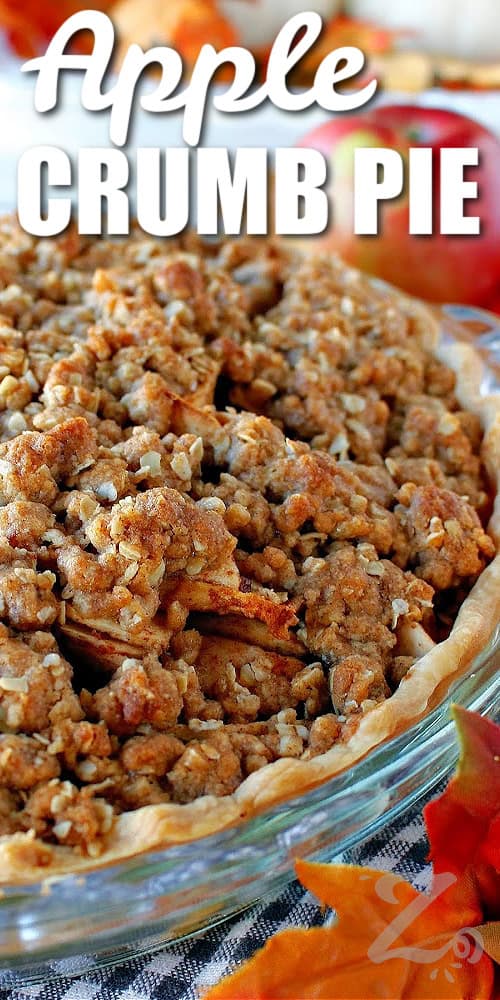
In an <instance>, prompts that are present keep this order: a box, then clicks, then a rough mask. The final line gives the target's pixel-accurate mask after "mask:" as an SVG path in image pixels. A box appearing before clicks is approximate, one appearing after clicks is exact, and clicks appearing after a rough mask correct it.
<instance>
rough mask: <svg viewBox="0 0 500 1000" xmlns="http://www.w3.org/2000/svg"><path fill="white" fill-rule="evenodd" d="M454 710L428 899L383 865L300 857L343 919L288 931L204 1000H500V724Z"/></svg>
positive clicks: (314, 886) (432, 820) (433, 817)
mask: <svg viewBox="0 0 500 1000" xmlns="http://www.w3.org/2000/svg"><path fill="white" fill-rule="evenodd" d="M454 717H455V721H456V723H457V727H458V731H459V736H460V742H461V756H460V763H459V767H458V771H457V774H456V776H455V777H454V778H453V779H452V780H451V782H450V784H449V786H448V788H447V789H446V791H445V792H444V794H443V795H441V796H440V797H439V798H438V799H436V801H435V802H432V803H430V805H428V806H427V807H426V810H425V816H426V822H427V828H428V831H429V837H430V841H431V856H432V860H433V865H434V882H433V887H432V891H431V893H430V895H426V894H423V893H419V892H417V890H416V889H414V888H413V886H411V885H410V884H409V883H408V882H406V881H404V879H402V878H400V877H399V876H395V875H393V874H390V873H387V872H378V871H373V870H372V869H369V868H357V867H354V866H349V865H317V864H309V863H307V862H303V861H299V862H297V866H296V869H297V875H298V877H299V879H300V881H301V882H302V884H303V885H304V886H305V887H306V888H307V889H309V890H310V891H311V892H313V893H314V894H315V895H316V896H317V897H318V899H320V900H321V901H322V902H323V903H326V904H327V905H328V906H331V907H332V908H333V909H334V910H335V912H336V916H337V923H336V925H335V926H329V927H322V928H312V929H309V930H307V929H304V930H295V929H294V930H287V931H282V932H281V933H279V934H277V935H276V936H275V937H273V938H271V940H270V941H268V942H267V944H266V945H265V947H264V948H263V949H262V950H261V951H259V952H257V954H256V955H255V956H254V957H253V958H252V959H251V960H250V961H249V962H247V963H246V964H245V965H243V966H242V967H241V968H240V969H239V970H238V971H236V972H235V973H234V974H233V975H232V976H229V977H228V978H227V979H224V980H223V981H222V982H221V983H220V984H219V985H218V986H216V987H214V988H213V989H212V990H210V991H209V992H208V994H207V996H206V1000H273V998H278V997H281V998H289V1000H306V998H307V1000H312V998H318V1000H351V998H352V1000H361V998H362V1000H372V998H376V997H377V998H378V997H385V998H387V1000H389V998H391V1000H398V998H403V997H405V998H414V1000H437V998H439V1000H451V998H461V1000H483V998H488V1000H494V998H495V997H496V1000H500V993H499V992H498V991H495V966H494V962H497V963H498V962H500V922H498V921H496V922H495V921H494V920H493V919H491V917H492V916H494V915H495V913H496V912H498V905H499V902H500V880H499V868H498V861H499V848H500V817H499V812H500V810H499V806H500V727H499V726H495V725H494V724H493V723H491V722H488V720H487V719H483V718H481V716H478V715H474V714H473V713H470V712H466V711H465V710H464V709H461V708H458V707H455V709H454ZM495 907H496V909H495ZM485 917H486V922H485V923H482V921H483V920H484V919H485ZM497 972H498V969H497ZM497 987H498V982H497Z"/></svg>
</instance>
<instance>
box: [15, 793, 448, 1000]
mask: <svg viewBox="0 0 500 1000" xmlns="http://www.w3.org/2000/svg"><path fill="white" fill-rule="evenodd" d="M438 791H439V789H438V790H437V791H435V792H434V793H433V794H434V795H436V794H437V793H438ZM422 806H423V803H422V802H420V803H419V804H417V805H416V806H414V807H413V808H412V809H411V810H409V811H408V812H407V813H405V814H404V815H403V816H402V817H401V818H400V819H399V820H397V821H396V822H394V823H393V824H392V825H390V826H387V827H385V828H384V829H383V830H381V831H380V832H379V833H378V834H377V835H376V836H374V837H372V838H371V839H370V840H368V841H366V842H365V843H364V844H363V845H362V846H360V847H358V848H356V849H355V850H352V851H349V852H348V853H347V854H344V855H342V856H341V857H337V858H335V859H333V858H332V860H335V861H349V862H351V863H354V864H360V865H369V866H371V867H373V868H380V869H384V870H386V871H393V872H398V873H399V874H401V875H403V876H404V877H405V878H407V879H408V880H409V881H410V882H412V883H413V885H414V886H415V887H416V888H417V889H420V890H425V889H427V888H428V886H429V882H430V875H431V871H430V866H429V864H428V863H427V861H426V854H427V850H428V844H427V840H426V836H425V830H424V826H423V822H422V815H421V814H422ZM328 918H329V914H325V913H324V912H322V911H321V908H320V906H319V905H318V904H317V902H316V901H315V900H314V898H313V897H312V896H311V895H310V893H308V892H306V891H305V890H304V889H303V888H302V887H301V886H300V885H299V884H298V883H297V882H294V883H293V884H292V885H290V886H289V888H288V889H286V890H285V892H281V893H279V894H278V895H275V896H271V897H267V898H266V899H265V900H263V901H262V902H261V903H259V904H258V905H256V906H254V907H252V908H251V909H249V910H247V911H245V912H244V913H243V915H240V916H239V917H237V918H235V919H234V920H232V921H228V922H227V923H225V924H222V925H221V926H219V927H216V928H214V929H213V930H210V931H207V933H206V934H204V935H202V936H201V937H196V938H192V939H191V940H188V941H184V942H181V943H179V944H172V945H169V946H168V947H166V948H164V949H163V950H162V951H158V952H155V954H153V955H146V956H143V957H142V958H137V959H134V960H132V961H129V962H126V963H124V964H123V965H120V966H117V967H115V968H112V969H105V970H102V971H99V970H97V969H95V968H94V969H93V968H92V965H93V963H92V959H90V958H89V959H88V972H87V973H86V974H85V975H83V976H80V977H78V978H77V979H71V978H59V977H58V978H54V979H52V980H51V981H47V982H45V983H39V984H38V985H36V986H23V985H22V984H21V982H19V983H18V984H16V985H15V986H12V987H11V988H10V989H0V998H1V1000H153V998H158V1000H199V998H200V995H202V994H203V991H204V989H206V988H207V987H208V986H209V985H212V984H213V983H217V982H218V981H219V980H220V979H221V978H222V976H224V975H225V974H226V973H227V972H229V971H230V970H231V969H233V968H234V967H235V966H236V965H237V964H238V963H240V962H241V961H243V960H244V959H245V958H248V957H249V956H250V955H252V954H253V952H254V951H256V949H257V948H260V947H261V946H262V945H263V944H264V943H265V942H266V940H267V939H268V938H269V937H270V936H271V935H272V934H274V933H275V932H276V931H278V930H282V929H283V928H285V927H312V926H319V925H321V924H322V923H324V921H325V919H328ZM58 964H59V965H60V963H58ZM79 964H80V967H81V962H80V963H79Z"/></svg>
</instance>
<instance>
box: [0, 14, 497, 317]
mask: <svg viewBox="0 0 500 1000" xmlns="http://www.w3.org/2000/svg"><path fill="white" fill-rule="evenodd" d="M88 6H92V7H94V8H97V9H101V10H105V11H106V12H107V13H109V14H110V16H111V17H112V19H113V22H114V24H115V27H116V30H117V35H118V44H117V47H116V62H115V67H114V68H115V70H118V69H119V66H120V61H121V59H122V58H123V54H124V52H125V51H126V49H127V48H128V46H129V45H130V44H131V43H133V42H135V43H139V44H140V45H142V46H143V48H144V49H147V48H149V47H151V46H152V45H161V44H165V45H171V46H173V47H174V48H176V49H177V50H178V51H179V52H180V53H181V55H182V56H183V59H184V63H185V67H186V74H187V75H189V71H190V67H192V65H193V64H194V62H195V60H196V57H197V55H198V52H199V50H200V47H201V46H202V45H203V44H204V43H206V42H210V43H211V44H213V45H214V46H215V47H216V48H218V49H220V48H223V47H225V46H228V45H235V44H242V45H244V46H246V47H248V48H250V49H251V50H252V51H253V52H254V54H255V57H256V61H257V66H258V72H259V76H260V77H261V78H263V77H264V76H265V73H266V65H267V60H268V56H269V51H270V47H271V45H272V43H273V41H274V39H275V37H276V35H277V33H278V31H279V29H280V27H281V26H282V25H283V24H284V22H285V21H286V20H287V19H288V18H289V17H290V16H292V15H293V14H297V13H299V12H300V11H302V10H304V9H307V10H316V11H317V12H318V13H319V14H321V16H322V17H323V21H324V30H323V33H322V36H321V37H320V39H319V40H318V42H317V43H316V45H315V46H314V48H313V49H312V50H311V51H310V52H309V53H308V54H307V55H306V57H305V58H304V59H303V60H302V61H301V63H300V65H299V67H297V68H296V69H295V70H294V72H293V78H292V80H291V81H290V83H291V84H293V85H295V86H297V87H302V86H309V85H310V84H311V82H312V80H313V78H314V75H315V72H316V70H317V67H318V65H319V64H320V62H321V60H322V59H323V58H324V57H325V55H327V53H329V52H330V51H331V50H333V49H335V48H337V47H339V46H343V45H357V46H359V47H360V48H361V49H362V50H363V51H364V52H365V54H366V56H367V66H366V69H365V71H364V74H363V75H364V76H366V77H372V76H373V75H376V76H377V78H378V80H379V84H380V86H379V91H378V93H377V97H376V99H375V101H374V102H372V103H371V106H370V109H369V114H370V116H371V117H370V118H367V115H366V114H365V111H364V110H363V111H362V112H360V114H359V115H358V116H355V115H353V116H350V118H349V120H348V121H347V123H346V116H345V115H343V116H340V117H337V118H336V117H335V116H333V115H331V114H329V113H327V112H325V111H323V110H322V109H320V108H317V107H312V108H311V109H309V110H308V111H306V112H301V113H300V114H290V113H286V112H281V111H279V110H278V109H276V108H274V107H273V106H271V105H267V104H264V105H263V106H261V107H260V108H259V109H258V110H257V111H256V112H253V113H252V114H249V115H243V116H239V115H230V116H228V115H226V116H224V115H223V114H219V113H217V112H216V111H215V110H214V109H213V107H210V108H209V114H208V121H207V127H206V129H205V131H204V136H203V142H204V144H205V145H209V146H227V147H228V148H230V149H234V148H237V147H240V146H267V147H268V148H269V149H273V148H275V147H276V146H286V145H291V144H299V145H312V146H316V148H319V149H320V150H321V151H322V152H323V153H324V154H325V157H326V158H327V161H328V163H329V166H330V176H331V178H333V180H332V183H331V187H332V192H331V193H332V203H334V204H335V209H336V214H335V218H334V219H333V221H332V223H331V226H330V229H329V231H328V232H327V233H326V234H325V238H324V240H323V243H322V244H321V242H320V241H316V248H317V247H318V246H321V245H323V246H324V247H325V248H327V249H332V248H333V249H335V250H337V251H339V252H340V253H342V255H343V256H344V257H345V258H346V259H347V260H348V261H350V262H351V263H352V264H355V265H357V266H359V267H362V268H364V269H365V270H367V271H369V272H370V273H373V274H376V275H378V276H380V277H383V278H385V279H386V280H389V281H392V282H393V283H395V284H398V285H400V286H401V287H403V288H405V289H406V290H407V291H409V292H411V293H413V294H416V295H419V296H421V297H423V298H428V299H432V300H434V301H455V302H462V303H469V304H474V305H480V306H482V307H485V308H487V309H489V310H495V311H499V312H500V0H94V3H93V4H89V3H80V2H78V0H58V2H50V0H45V2H42V0H26V2H20V0H0V99H1V101H2V133H1V136H0V211H5V210H12V209H13V208H14V207H15V204H16V169H17V162H18V159H19V156H20V155H21V153H22V152H23V151H24V150H25V149H26V148H28V147H29V146H33V145H37V144H47V143H49V144H52V145H55V146H59V147H61V148H63V149H64V150H66V151H67V152H68V153H70V154H73V155H76V154H77V152H78V148H79V147H80V146H86V145H87V146H107V145H109V132H108V121H107V114H106V113H104V114H100V115H93V114H91V113H89V112H85V111H84V110H83V109H82V107H81V102H80V82H79V80H78V78H77V75H76V74H71V75H70V78H68V79H67V80H65V85H64V88H63V95H64V99H63V100H62V101H61V102H60V105H59V106H58V109H57V110H56V111H55V112H54V113H51V115H50V117H49V118H47V117H45V116H43V115H37V114H36V112H35V111H34V108H33V84H34V79H33V77H32V76H31V75H29V76H27V75H24V74H22V73H21V72H20V66H21V61H22V60H24V59H26V58H29V57H31V56H34V55H36V54H39V53H42V52H44V51H45V49H46V46H47V44H48V42H49V41H50V39H51V38H52V36H53V35H54V33H55V31H56V30H57V28H58V27H59V25H60V24H61V23H62V22H63V21H64V20H65V19H66V18H67V17H68V16H69V15H71V14H73V13H75V12H76V11H77V10H80V9H83V8H85V7H88ZM76 44H77V46H78V47H79V48H81V49H83V50H88V51H90V50H91V47H92V39H91V38H90V37H84V36H80V37H79V38H78V40H77V43H76ZM223 79H224V77H222V78H220V79H219V83H221V82H222V81H223ZM141 86H144V87H148V86H149V87H150V86H151V78H149V80H148V79H146V80H144V81H142V82H141ZM387 105H389V108H390V106H397V109H398V110H397V113H396V114H394V113H392V114H391V112H390V110H389V111H388V109H387ZM415 109H417V111H416V110H415ZM441 110H444V111H445V112H447V113H448V114H450V113H452V114H454V115H455V118H454V119H446V120H445V119H444V118H443V117H442V116H441V117H440V115H439V112H440V111H441ZM382 113H384V114H386V117H385V118H382V117H381V116H382ZM457 114H459V115H462V116H465V119H464V118H463V117H462V118H457V117H456V116H457ZM377 116H378V117H377ZM181 128H182V113H178V114H170V115H156V116H154V115H151V114H148V113H146V112H144V111H143V110H142V109H141V108H140V107H139V106H136V110H135V113H134V127H133V131H132V134H131V137H130V141H129V144H128V151H129V153H130V155H131V162H132V161H133V154H134V149H135V148H136V147H138V146H159V147H163V148H165V147H168V146H175V145H179V144H181V143H182V136H181ZM382 128H385V132H384V131H381V129H382ZM485 129H487V130H488V131H487V132H485ZM388 130H389V131H388ZM360 132H363V144H364V145H366V144H367V142H368V144H370V143H371V144H372V145H374V146H377V145H383V144H386V145H390V146H391V147H392V148H397V149H398V150H400V151H402V153H403V155H404V156H407V153H408V149H409V146H410V145H412V144H413V145H415V144H420V145H426V144H427V145H432V146H433V148H434V149H435V152H436V153H437V155H436V158H435V160H436V167H435V172H434V178H433V181H434V187H435V191H437V192H438V191H439V183H440V178H439V167H438V160H439V151H440V147H443V146H444V145H451V146H453V145H456V146H474V147H479V148H480V150H481V161H482V168H481V171H480V173H479V176H478V177H477V180H478V183H479V189H480V193H481V194H480V203H479V202H478V203H477V204H476V203H471V208H470V211H471V213H472V214H474V212H475V214H480V217H481V218H482V220H483V231H482V234H481V237H475V238H464V237H440V236H439V234H437V235H435V236H429V237H424V238H422V237H417V238H415V237H409V236H408V219H407V215H408V212H407V208H408V206H407V205H406V206H405V204H404V201H403V203H402V204H399V203H398V204H397V205H396V206H395V208H394V211H393V212H391V209H390V208H389V206H388V207H387V209H386V226H385V230H384V231H383V232H382V233H381V235H380V236H379V237H377V238H376V239H373V238H365V239H364V241H363V239H362V238H361V239H358V240H357V241H353V240H352V238H351V237H352V217H351V215H350V206H351V203H352V177H351V175H350V173H349V171H351V166H350V164H352V159H353V149H354V147H355V146H356V142H357V141H358V138H359V134H360ZM367 136H368V138H367ZM384 136H385V138H384ZM357 137H358V138H357ZM346 150H347V155H346ZM135 184H136V179H135V177H134V173H133V169H132V179H131V183H130V188H129V193H130V196H131V201H132V204H133V202H134V197H135V193H134V192H135ZM75 196H76V192H75Z"/></svg>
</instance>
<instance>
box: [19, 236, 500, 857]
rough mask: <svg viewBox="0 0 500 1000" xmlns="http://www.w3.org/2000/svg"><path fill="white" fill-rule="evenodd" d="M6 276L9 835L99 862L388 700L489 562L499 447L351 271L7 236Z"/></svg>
mask: <svg viewBox="0 0 500 1000" xmlns="http://www.w3.org/2000/svg"><path fill="white" fill-rule="evenodd" d="M0 276H1V282H0V622H1V624H0V730H1V732H0V836H10V837H12V836H13V835H14V837H15V836H16V835H21V834H23V833H25V832H27V831H33V834H32V836H34V837H35V840H34V841H33V843H32V844H31V846H30V845H29V844H28V843H27V842H25V841H23V842H22V843H23V844H24V847H23V848H22V850H24V851H25V853H26V856H27V855H28V854H30V852H31V854H34V855H35V854H37V852H38V855H37V856H39V858H40V859H41V860H40V863H45V864H46V863H48V862H49V860H50V850H51V848H52V846H53V845H56V844H58V845H63V846H65V847H67V848H68V849H72V850H73V851H75V852H77V853H79V854H83V855H88V856H90V857H96V858H97V857H99V855H100V854H101V853H102V851H103V850H105V846H106V839H107V837H108V835H109V833H110V831H111V830H112V828H113V824H114V822H115V819H116V817H117V816H118V815H119V814H120V813H122V812H125V811H128V810H133V809H137V808H139V807H141V806H144V805H148V804H154V803H160V802H174V803H187V802H192V801H194V800H195V799H196V798H198V797H199V796H203V795H216V796H224V795H229V794H230V793H231V792H233V791H234V790H235V789H236V788H237V787H238V786H239V784H240V783H241V782H242V781H243V780H244V779H245V778H246V777H247V776H248V775H249V774H251V773H253V772H254V771H257V770H259V769H260V768H262V767H265V766H266V765H268V764H270V763H272V762H273V761H276V760H278V759H279V758H282V757H291V758H302V759H304V760H309V759H311V758H312V757H314V756H316V755H318V754H322V753H325V752H326V751H328V750H329V749H330V748H331V747H332V746H334V745H335V744H336V743H341V742H342V741H345V740H348V738H349V735H350V734H351V733H352V732H353V727H355V726H356V725H357V723H358V722H359V719H360V718H361V717H362V715H363V714H364V713H366V712H369V711H370V710H371V709H373V707H374V706H376V705H377V704H378V703H380V702H381V701H384V700H385V699H387V698H390V697H391V696H392V694H393V693H394V691H395V690H396V689H397V687H398V685H399V684H401V683H402V682H403V680H404V677H405V676H406V675H407V674H408V672H409V671H411V669H412V667H413V665H414V663H415V659H416V656H417V653H416V649H417V646H418V644H416V643H414V644H413V646H412V643H411V642H410V643H409V642H408V636H409V635H410V636H411V634H412V633H415V634H416V630H418V629H420V630H423V631H424V633H425V634H427V637H428V641H429V643H431V644H432V641H433V637H434V638H436V637H438V636H442V635H443V630H444V632H445V631H446V629H447V628H448V629H449V627H450V625H451V624H452V622H453V620H454V617H455V615H456V612H457V609H458V607H459V605H460V603H461V602H462V600H463V599H464V596H465V595H466V594H467V592H468V591H469V590H470V588H471V587H472V585H473V583H474V581H475V580H476V579H477V577H478V576H479V575H480V573H481V572H482V570H483V569H484V567H485V566H486V564H487V563H488V561H489V560H490V559H491V558H492V557H493V555H494V544H493V541H492V539H491V538H490V537H489V535H488V534H487V533H486V531H485V529H484V527H483V524H484V521H485V517H486V515H487V512H488V503H489V498H488V489H487V484H486V480H485V477H484V473H483V469H482V464H481V444H482V432H481V427H480V424H479V421H478V419H477V418H476V417H475V416H474V415H472V414H471V413H468V412H464V411H462V410H461V409H460V406H459V404H458V402H457V399H456V397H455V394H454V392H455V377H454V375H453V373H452V372H451V371H450V370H449V369H448V368H447V367H446V366H445V365H443V364H441V363H440V362H439V361H437V360H436V359H435V357H434V356H433V355H432V353H431V349H430V339H429V333H430V331H429V330H428V329H427V328H426V324H425V321H424V320H423V319H422V317H421V316H420V315H417V314H416V313H413V312H412V310H411V309H407V310H406V311H405V309H403V308H401V306H400V305H399V304H395V301H393V299H392V298H391V296H388V295H382V294H378V293H376V292H375V291H374V290H373V288H372V287H371V286H370V285H369V283H368V282H367V281H366V280H364V279H362V278H361V277H360V276H359V275H358V274H357V273H355V272H352V271H350V270H349V269H347V268H345V267H344V266H343V265H342V264H341V263H340V262H338V261H335V260H333V261H332V260H327V259H313V258H311V259H303V258H302V257H299V256H298V255H296V254H295V253H293V252H291V251H289V250H286V249H284V248H283V247H282V246H281V245H280V244H278V243H275V242H273V241H272V240H265V241H264V240H249V239H239V240H231V241H225V242H220V243H217V242H215V243H206V244H204V243H203V242H202V241H201V240H199V239H198V238H196V237H194V236H193V235H187V236H186V237H184V238H183V239H182V240H179V241H168V242H165V241H154V240H151V239H148V238H145V237H144V235H143V234H141V233H140V232H139V231H137V232H134V233H133V234H132V236H131V237H130V238H129V239H127V240H115V241H112V240H106V239H100V240H91V239H88V238H84V237H79V236H77V235H76V233H74V232H69V233H67V234H66V235H65V236H64V237H61V238H60V239H58V240H50V241H46V240H38V241H36V240H34V239H31V238H30V237H28V236H26V234H24V233H22V232H21V231H20V230H19V229H18V228H16V225H15V223H14V222H13V221H12V220H9V219H3V220H2V223H1V226H0ZM20 843H21V841H20ZM20 850H21V848H20Z"/></svg>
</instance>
